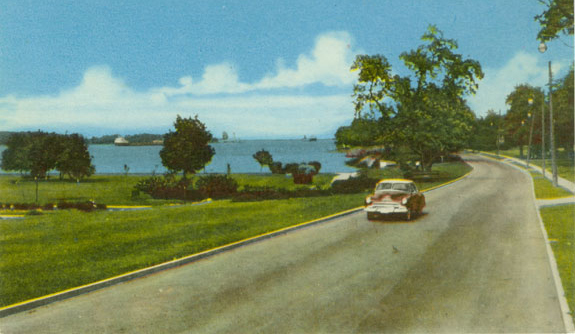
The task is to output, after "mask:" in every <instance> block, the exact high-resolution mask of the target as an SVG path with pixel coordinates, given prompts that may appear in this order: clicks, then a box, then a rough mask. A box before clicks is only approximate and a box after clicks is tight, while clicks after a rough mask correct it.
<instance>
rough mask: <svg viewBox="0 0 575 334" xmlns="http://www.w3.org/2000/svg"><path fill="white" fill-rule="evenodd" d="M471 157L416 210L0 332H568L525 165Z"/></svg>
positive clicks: (53, 309) (10, 324)
mask: <svg viewBox="0 0 575 334" xmlns="http://www.w3.org/2000/svg"><path fill="white" fill-rule="evenodd" d="M476 159H479V158H476ZM470 163H472V164H473V166H474V167H475V170H474V172H473V173H472V174H471V175H470V176H469V177H468V178H466V179H464V180H462V181H459V182H457V183H455V184H453V185H450V186H448V187H445V188H440V189H438V190H434V191H432V192H430V193H427V195H426V197H427V203H428V207H427V209H426V211H425V215H424V216H422V217H420V218H418V219H417V220H415V221H413V222H409V223H407V222H392V221H382V222H369V221H367V220H366V218H365V215H364V214H363V213H361V214H354V215H350V216H347V217H344V218H341V219H338V220H334V221H331V222H328V223H325V224H321V225H318V226H315V227H311V228H307V229H303V230H300V231H297V232H295V233H291V234H288V235H284V236H281V237H277V238H274V239H270V240H266V241H263V242H260V243H257V244H253V245H250V246H246V247H242V248H239V249H236V250H234V251H231V252H228V253H224V254H220V255H217V256H214V257H212V258H209V259H206V260H202V261H199V262H197V263H194V264H191V265H187V266H184V267H181V268H177V269H172V270H169V271H166V272H162V273H159V274H155V275H152V276H149V277H146V278H142V279H137V280H134V281H131V282H127V283H122V284H119V285H116V286H114V287H111V288H107V289H103V290H100V291H96V292H92V293H90V294H87V295H83V296H80V297H76V298H73V299H69V300H66V301H63V302H59V303H55V304H52V305H48V306H45V307H41V308H38V309H36V310H33V311H30V312H25V313H20V314H16V315H12V316H9V317H6V318H3V319H0V332H1V333H2V334H7V333H46V332H48V333H64V332H70V333H161V332H165V333H196V332H197V333H211V332H229V333H237V332H241V333H257V332H262V333H282V332H297V333H317V332H328V333H347V332H408V333H411V332H442V333H443V332H490V333H493V332H537V333H541V332H562V331H564V330H565V329H564V328H563V322H562V319H561V310H560V307H559V302H558V297H557V295H556V290H555V287H554V282H553V278H552V274H551V270H550V266H549V263H548V259H547V255H546V249H545V241H544V240H543V236H542V233H541V230H540V227H539V223H538V221H537V217H536V211H535V208H534V205H533V198H532V194H531V185H530V180H529V178H528V176H526V175H524V174H523V173H521V172H519V171H517V170H516V169H514V168H512V167H508V166H504V165H501V164H498V163H496V162H493V161H489V160H477V161H471V162H470ZM394 247H395V249H397V250H394Z"/></svg>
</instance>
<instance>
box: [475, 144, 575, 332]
mask: <svg viewBox="0 0 575 334" xmlns="http://www.w3.org/2000/svg"><path fill="white" fill-rule="evenodd" d="M480 156H483V157H485V156H484V155H480ZM487 158H489V159H491V160H494V161H498V162H500V163H504V164H506V165H508V166H511V167H513V168H516V169H518V170H520V171H521V172H522V173H524V174H526V175H528V176H529V180H531V198H532V199H533V206H534V207H535V210H537V219H538V220H539V227H540V228H541V232H542V233H543V237H544V238H545V246H546V249H547V257H548V259H549V267H550V268H551V273H552V275H553V281H554V283H555V289H556V290H557V297H558V298H559V305H560V307H561V316H562V318H563V325H564V326H565V332H566V333H575V325H574V324H573V318H572V317H571V312H570V311H569V305H568V304H567V299H566V298H565V290H564V289H563V283H562V281H561V276H559V269H558V267H557V261H556V260H555V255H554V254H553V249H551V243H550V242H549V235H548V234H547V230H546V229H545V224H543V219H542V218H541V212H540V211H539V206H538V205H537V199H536V198H535V183H534V182H533V177H531V174H530V173H529V172H528V171H527V170H526V169H524V168H521V167H519V166H517V165H515V164H513V163H511V162H508V161H503V160H496V159H493V158H490V157H487ZM574 312H575V310H574Z"/></svg>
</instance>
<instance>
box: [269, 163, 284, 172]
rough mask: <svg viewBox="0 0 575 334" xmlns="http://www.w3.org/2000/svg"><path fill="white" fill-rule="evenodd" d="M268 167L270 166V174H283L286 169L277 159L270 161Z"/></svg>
mask: <svg viewBox="0 0 575 334" xmlns="http://www.w3.org/2000/svg"><path fill="white" fill-rule="evenodd" d="M269 167H270V171H271V172H272V174H285V173H286V171H285V170H284V169H283V168H282V163H281V162H279V161H274V162H272V164H271V165H270V166H269Z"/></svg>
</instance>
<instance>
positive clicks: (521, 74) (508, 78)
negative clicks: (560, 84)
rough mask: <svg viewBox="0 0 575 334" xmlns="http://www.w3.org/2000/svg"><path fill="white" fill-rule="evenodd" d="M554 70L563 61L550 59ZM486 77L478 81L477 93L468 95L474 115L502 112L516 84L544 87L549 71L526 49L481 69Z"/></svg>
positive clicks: (557, 69) (560, 65)
mask: <svg viewBox="0 0 575 334" xmlns="http://www.w3.org/2000/svg"><path fill="white" fill-rule="evenodd" d="M552 67H553V73H555V74H556V75H557V74H558V73H560V70H561V69H562V68H565V65H564V64H562V63H557V62H556V63H553V65H552ZM484 73H485V77H484V78H483V80H482V81H481V82H480V83H479V89H478V91H477V94H476V95H474V96H472V97H470V98H468V102H469V105H470V107H471V109H473V110H474V111H475V113H476V114H477V116H485V115H486V114H487V111H488V110H489V109H493V110H494V111H499V110H501V112H502V113H505V111H506V110H507V106H506V105H505V99H506V98H507V95H509V94H510V93H511V92H512V91H513V90H514V88H515V86H517V85H520V84H523V83H528V84H530V85H532V86H535V87H546V86H545V85H546V84H547V83H548V80H549V77H548V75H549V71H548V67H547V64H546V63H543V62H541V61H540V59H539V57H537V56H536V55H533V54H528V53H525V52H519V53H517V54H516V55H515V56H514V57H513V58H511V59H510V60H509V61H508V62H507V63H506V64H505V65H504V66H503V67H502V68H487V69H484Z"/></svg>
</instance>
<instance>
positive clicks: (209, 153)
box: [160, 115, 215, 177]
mask: <svg viewBox="0 0 575 334" xmlns="http://www.w3.org/2000/svg"><path fill="white" fill-rule="evenodd" d="M174 128H175V131H171V130H170V132H168V133H166V134H165V135H164V147H163V148H162V150H161V151H160V158H161V159H162V164H163V165H164V166H165V167H166V168H167V169H169V170H171V171H175V172H179V171H182V172H183V175H184V177H186V174H194V173H196V172H197V171H199V170H201V169H203V168H204V167H205V166H206V164H208V163H209V162H210V161H211V160H212V157H213V156H214V154H215V150H214V149H213V147H211V146H210V145H209V143H210V142H211V140H212V138H213V137H212V134H211V133H210V132H209V131H208V130H207V128H206V126H205V124H204V123H202V122H200V120H199V119H198V116H197V115H196V116H195V117H194V118H191V117H189V118H182V117H180V115H178V116H177V118H176V121H175V122H174Z"/></svg>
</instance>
